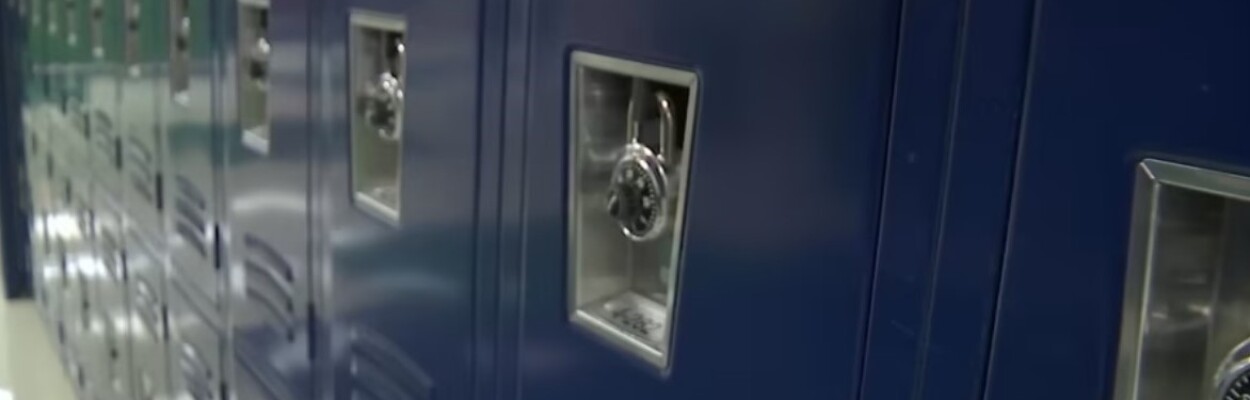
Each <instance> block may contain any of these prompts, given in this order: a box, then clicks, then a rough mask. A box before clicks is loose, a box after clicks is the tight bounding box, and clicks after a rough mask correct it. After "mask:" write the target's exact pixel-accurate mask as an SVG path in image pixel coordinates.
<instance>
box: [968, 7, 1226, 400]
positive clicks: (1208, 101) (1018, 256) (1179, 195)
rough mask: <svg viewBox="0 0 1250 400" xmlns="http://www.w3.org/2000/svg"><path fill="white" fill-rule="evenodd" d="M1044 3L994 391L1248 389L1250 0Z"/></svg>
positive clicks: (1146, 393)
mask: <svg viewBox="0 0 1250 400" xmlns="http://www.w3.org/2000/svg"><path fill="white" fill-rule="evenodd" d="M1037 10H1038V12H1039V13H1040V14H1039V15H1038V16H1037V18H1036V19H1035V25H1034V27H1033V32H1034V34H1035V38H1034V40H1033V46H1034V48H1033V61H1032V62H1033V65H1032V68H1031V74H1030V78H1031V79H1030V82H1029V87H1030V92H1029V95H1028V97H1027V103H1026V104H1027V107H1028V108H1027V110H1026V113H1025V114H1024V115H1025V116H1026V119H1025V121H1024V123H1023V125H1022V131H1021V146H1020V154H1019V157H1018V160H1019V161H1018V165H1017V169H1016V171H1015V174H1016V184H1015V186H1016V187H1015V190H1014V193H1015V195H1014V199H1013V208H1012V212H1011V215H1012V222H1011V225H1010V228H1009V229H1010V235H1009V242H1008V243H1007V250H1006V254H1007V258H1006V260H1005V264H1004V266H1003V268H1004V271H1003V274H1004V275H1003V279H1002V284H1001V295H1000V297H999V298H1000V301H999V308H998V315H997V326H996V330H995V334H994V341H993V343H994V345H993V349H992V354H993V357H992V358H991V360H990V361H991V364H990V369H989V371H988V372H989V375H988V378H987V379H988V389H987V397H988V398H991V399H1060V398H1061V399H1074V400H1075V399H1111V398H1114V399H1118V400H1139V399H1181V398H1187V399H1208V398H1209V399H1214V398H1239V397H1241V396H1244V395H1239V394H1229V395H1225V394H1222V393H1217V389H1218V388H1217V384H1218V383H1219V382H1220V381H1221V380H1223V378H1224V377H1227V376H1229V375H1226V374H1227V372H1228V371H1227V370H1225V369H1224V368H1223V366H1225V365H1224V363H1223V361H1240V360H1241V356H1230V354H1235V351H1234V350H1235V348H1236V344H1237V342H1238V341H1240V340H1242V339H1244V336H1245V335H1246V333H1247V332H1245V331H1244V328H1243V327H1244V326H1245V325H1244V322H1243V321H1244V319H1242V318H1244V315H1245V313H1244V311H1242V310H1244V308H1242V307H1244V304H1245V303H1244V301H1243V300H1241V299H1244V296H1245V295H1246V293H1247V291H1246V286H1245V283H1246V281H1245V280H1244V276H1245V272H1244V270H1245V262H1244V260H1245V258H1244V257H1245V244H1244V243H1245V242H1244V237H1245V236H1244V235H1245V228H1246V227H1247V225H1246V219H1245V210H1246V208H1245V200H1246V196H1245V195H1244V193H1245V192H1244V191H1245V188H1246V185H1247V184H1246V179H1245V177H1246V176H1247V174H1250V154H1248V153H1247V152H1246V151H1245V149H1246V148H1247V146H1248V145H1250V136H1247V135H1246V132H1248V131H1250V114H1247V113H1246V112H1245V111H1246V110H1247V109H1250V74H1247V73H1246V71H1250V52H1248V51H1246V49H1247V44H1246V38H1247V37H1250V26H1247V25H1246V24H1245V19H1246V17H1248V16H1250V4H1247V3H1244V2H1225V1H1194V2H1185V3H1172V2H1152V3H1139V4H1136V5H1135V6H1133V7H1127V8H1126V7H1123V4H1121V3H1117V2H1109V1H1065V0H1060V1H1047V2H1043V3H1041V5H1040V7H1039V8H1038V9H1037ZM1242 393H1244V392H1242Z"/></svg>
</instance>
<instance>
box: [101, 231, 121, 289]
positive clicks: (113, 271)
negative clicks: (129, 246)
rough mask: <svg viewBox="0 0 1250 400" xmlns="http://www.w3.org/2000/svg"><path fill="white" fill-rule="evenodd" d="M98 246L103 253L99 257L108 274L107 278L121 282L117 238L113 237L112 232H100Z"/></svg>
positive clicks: (119, 250) (119, 247)
mask: <svg viewBox="0 0 1250 400" xmlns="http://www.w3.org/2000/svg"><path fill="white" fill-rule="evenodd" d="M100 245H101V248H102V249H103V253H104V254H101V255H100V258H101V259H102V261H103V263H102V264H104V270H105V272H107V273H108V274H109V278H112V279H113V280H114V281H117V282H121V280H122V271H121V262H120V261H121V246H118V243H117V238H116V237H115V236H113V232H112V231H110V230H107V229H101V230H100Z"/></svg>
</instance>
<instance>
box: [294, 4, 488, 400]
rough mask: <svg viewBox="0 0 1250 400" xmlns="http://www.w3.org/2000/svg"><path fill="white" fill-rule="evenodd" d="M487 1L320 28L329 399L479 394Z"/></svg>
mask: <svg viewBox="0 0 1250 400" xmlns="http://www.w3.org/2000/svg"><path fill="white" fill-rule="evenodd" d="M479 3H480V2H478V1H458V2H410V1H389V0H344V1H336V2H333V3H329V4H328V5H329V6H330V7H329V8H328V9H327V12H325V13H324V17H323V19H322V20H321V23H320V25H319V26H318V30H320V31H321V32H322V35H323V37H324V40H325V41H324V43H323V44H322V46H323V47H324V49H325V53H324V56H323V57H321V58H320V59H319V62H320V63H322V64H321V66H322V67H323V68H324V70H323V72H322V76H323V77H324V78H325V79H326V82H327V85H326V86H325V87H324V89H323V90H324V92H323V93H324V99H325V102H324V103H323V108H322V109H320V110H318V113H321V114H322V115H323V119H321V121H323V127H324V129H323V130H322V132H324V134H323V137H322V138H321V139H322V143H321V144H322V145H323V147H321V149H322V150H320V151H319V154H318V156H319V157H321V158H320V159H319V160H318V161H319V163H321V165H319V176H318V179H317V180H318V184H319V185H321V189H320V190H319V195H320V198H319V201H320V202H321V203H322V204H321V205H320V206H319V208H318V210H325V214H324V218H325V220H324V224H323V225H322V228H320V229H322V230H323V231H324V232H325V234H326V237H325V240H324V241H321V243H323V245H324V246H325V248H324V250H323V251H322V252H321V254H323V255H324V256H325V257H326V261H325V262H326V265H325V266H324V268H323V269H322V271H323V272H324V274H325V275H324V277H323V278H320V280H321V281H322V282H325V288H326V291H327V294H326V295H325V296H324V297H323V298H322V299H323V300H324V302H323V303H322V304H323V305H324V306H325V311H324V312H325V315H326V318H325V319H326V322H327V324H328V325H329V330H328V333H327V334H328V337H327V339H326V343H327V347H326V348H327V349H329V351H332V353H331V354H329V356H330V357H332V363H333V364H332V368H333V370H334V371H333V373H334V374H333V376H334V380H333V385H334V392H333V393H332V396H331V397H333V398H349V397H355V398H368V397H369V396H372V397H373V398H390V399H430V398H442V399H467V398H471V396H472V393H473V384H474V381H473V379H472V378H473V366H474V361H475V358H476V356H475V355H476V354H477V353H476V352H475V347H474V340H473V338H474V334H473V333H474V330H473V328H474V325H473V321H474V318H473V317H474V315H473V304H474V301H473V298H474V292H473V286H474V276H475V271H474V251H475V248H474V242H473V236H474V226H475V223H476V219H475V208H476V207H475V204H476V201H477V197H476V193H475V191H476V188H477V182H476V176H477V174H478V158H477V157H478V154H477V143H478V125H477V121H478V108H477V105H478V101H479V94H478V93H479V86H478V76H479V75H478V74H479V59H480V52H479V49H478V46H479V38H480V34H479V30H480V23H479V21H480V17H481V8H482V7H481V6H480V4H479ZM323 337H326V336H323ZM435 396H436V397H435Z"/></svg>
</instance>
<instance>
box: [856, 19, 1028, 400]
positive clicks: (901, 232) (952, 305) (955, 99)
mask: <svg viewBox="0 0 1250 400" xmlns="http://www.w3.org/2000/svg"><path fill="white" fill-rule="evenodd" d="M1032 10H1033V2H1032V1H1030V0H989V1H979V0H972V1H962V2H943V1H915V2H908V3H907V4H906V5H905V6H904V9H903V11H902V12H903V15H902V19H903V21H905V23H904V25H903V26H902V27H900V35H901V37H900V39H899V45H900V49H899V66H898V70H897V72H896V78H895V88H894V93H895V99H894V105H893V112H892V116H891V121H892V122H891V133H890V149H889V153H888V156H887V157H888V159H887V164H886V170H887V172H886V180H885V188H884V193H883V199H882V208H883V209H882V211H881V221H882V222H881V224H882V226H881V233H880V236H879V238H878V248H877V254H878V256H877V261H876V263H877V270H876V271H875V276H874V283H873V292H872V309H871V311H870V313H869V317H868V320H869V323H868V330H867V333H866V334H867V341H868V343H869V345H868V349H867V354H866V355H865V359H864V363H865V364H864V378H863V382H864V383H863V384H864V388H863V392H862V394H861V396H862V397H861V398H865V399H880V400H895V399H896V400H901V399H915V398H925V399H970V398H980V397H981V396H982V392H983V389H984V382H985V369H986V364H987V359H988V355H989V351H990V337H991V334H992V327H993V323H994V310H995V305H996V302H997V293H998V292H997V290H998V286H997V284H998V278H999V275H998V274H999V271H1000V267H1001V257H1002V244H1003V242H1004V240H1005V237H1006V226H1007V221H1008V212H1007V210H1008V207H1009V206H1010V193H1011V183H1012V176H1011V175H1012V166H1013V165H1014V162H1015V153H1016V151H1015V150H1016V135H1015V132H1016V131H1017V129H1018V125H1019V119H1020V114H1021V113H1022V109H1023V101H1024V100H1023V98H1024V95H1023V94H1024V91H1025V81H1026V79H1025V78H1026V76H1027V71H1028V61H1029V47H1028V45H1029V41H1030V38H1031V34H1032V32H1031V31H1030V24H1031V23H1032V18H1033V14H1032Z"/></svg>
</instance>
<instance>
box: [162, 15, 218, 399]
mask: <svg viewBox="0 0 1250 400" xmlns="http://www.w3.org/2000/svg"><path fill="white" fill-rule="evenodd" d="M215 6H216V2H210V1H194V0H173V1H167V2H166V3H165V7H166V13H167V14H166V15H167V16H168V17H167V18H168V19H167V23H168V24H167V25H166V28H167V29H166V31H165V34H164V36H163V38H164V39H166V42H164V43H160V45H161V46H162V47H163V48H164V49H166V52H165V55H166V56H167V58H166V59H164V60H162V63H163V64H162V65H164V66H165V69H164V70H163V71H162V72H163V73H162V75H161V79H160V84H159V86H160V88H159V89H158V91H159V92H158V98H159V99H161V100H160V102H159V103H160V121H161V129H162V130H163V133H164V136H163V138H164V140H165V141H166V142H165V146H166V151H167V152H168V154H169V158H168V159H167V161H166V163H165V167H166V172H165V173H164V176H163V179H164V180H163V182H160V183H163V187H162V188H163V189H164V193H163V194H161V195H163V196H164V199H165V200H164V204H165V205H166V207H165V209H164V212H165V214H164V215H165V218H167V219H168V221H167V222H166V224H167V225H166V229H167V230H168V232H169V233H168V237H169V241H168V251H169V269H168V271H169V278H168V285H169V286H168V301H169V321H170V324H169V330H170V332H169V334H170V342H169V346H170V347H169V357H170V360H169V365H170V367H171V369H172V370H171V375H170V380H171V384H172V388H171V389H172V390H173V395H174V396H175V397H189V398H194V399H218V398H222V396H223V394H222V393H221V388H222V380H223V377H224V375H225V374H224V371H223V369H222V365H223V364H222V359H221V355H222V353H223V352H224V349H225V345H226V329H227V326H226V323H227V322H226V321H227V320H226V311H227V307H226V304H227V302H226V297H225V295H224V293H225V290H226V289H225V283H226V282H227V280H226V279H227V278H226V277H227V274H226V273H225V270H224V269H223V268H222V266H223V265H222V264H221V263H220V260H218V256H219V254H220V251H219V247H220V246H219V243H218V241H219V238H218V232H220V229H219V226H218V221H219V219H220V218H219V217H218V216H219V215H220V212H219V209H220V206H219V205H218V198H219V193H220V191H221V190H220V186H219V181H220V178H219V176H218V172H219V167H220V164H221V163H220V157H221V150H220V147H219V144H218V142H219V140H220V139H219V136H218V135H217V134H218V130H217V129H216V127H215V126H214V125H213V123H214V121H216V115H215V112H214V110H215V109H216V108H218V107H219V106H220V103H219V102H220V101H221V98H220V94H221V89H220V85H218V81H217V79H216V77H215V75H214V62H215V60H216V58H215V53H214V51H217V47H218V46H219V41H218V40H217V38H216V36H215V35H214V34H215V32H216V28H215V27H214V24H215V23H217V19H215V18H214V15H213V13H214V7H215Z"/></svg>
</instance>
